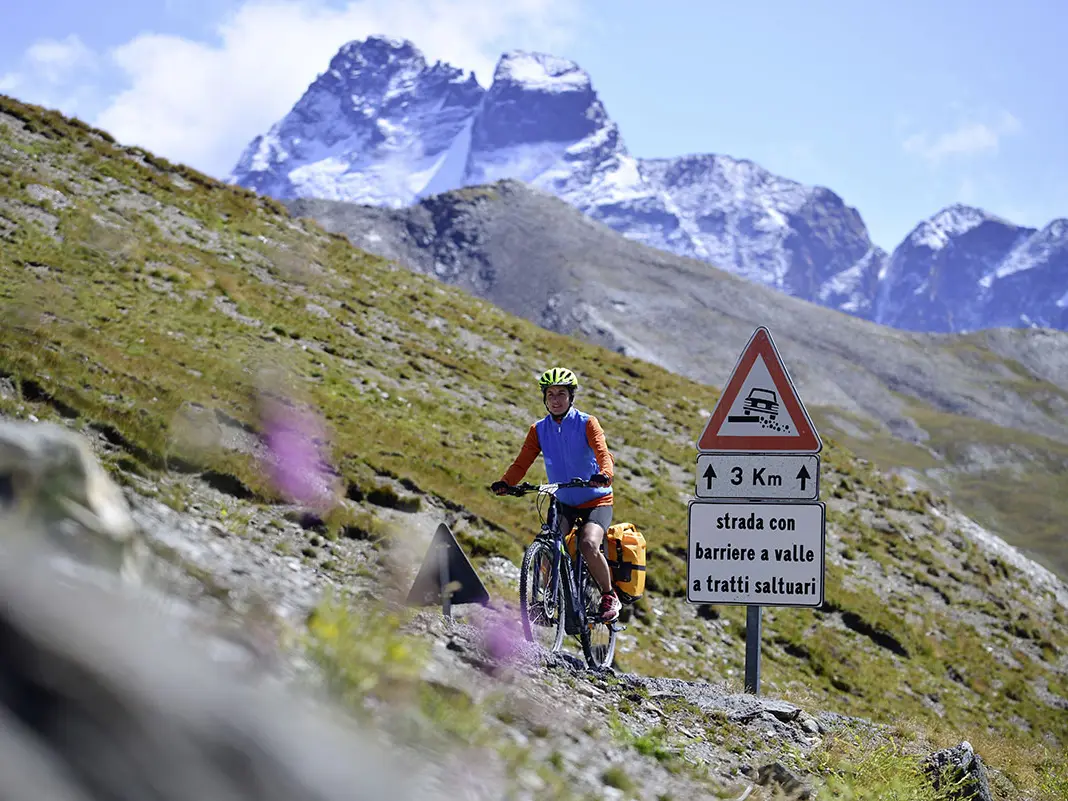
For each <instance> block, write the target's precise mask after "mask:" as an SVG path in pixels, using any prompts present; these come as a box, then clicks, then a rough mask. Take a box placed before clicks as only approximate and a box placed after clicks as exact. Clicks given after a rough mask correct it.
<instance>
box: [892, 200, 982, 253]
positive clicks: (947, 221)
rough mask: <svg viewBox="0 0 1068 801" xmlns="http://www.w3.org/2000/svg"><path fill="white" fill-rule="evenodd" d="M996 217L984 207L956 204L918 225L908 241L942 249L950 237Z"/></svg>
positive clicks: (932, 248)
mask: <svg viewBox="0 0 1068 801" xmlns="http://www.w3.org/2000/svg"><path fill="white" fill-rule="evenodd" d="M995 219H997V218H996V217H994V216H993V215H991V214H988V213H987V212H985V211H983V210H982V209H977V208H974V207H973V206H963V205H960V204H955V205H953V206H949V207H948V208H945V209H942V211H940V212H938V214H936V215H934V216H933V217H932V218H931V219H929V220H925V221H924V222H922V223H920V224H919V225H918V226H916V228H915V230H914V231H913V232H912V233H911V234H910V235H909V237H908V242H910V243H911V244H912V245H914V246H915V247H925V248H928V249H929V250H936V251H937V250H942V248H944V247H945V246H946V245H948V244H949V240H950V239H952V238H954V237H958V236H962V235H963V234H966V233H968V232H969V231H971V230H972V229H973V228H978V227H979V226H980V225H982V224H983V223H984V222H986V221H987V220H995Z"/></svg>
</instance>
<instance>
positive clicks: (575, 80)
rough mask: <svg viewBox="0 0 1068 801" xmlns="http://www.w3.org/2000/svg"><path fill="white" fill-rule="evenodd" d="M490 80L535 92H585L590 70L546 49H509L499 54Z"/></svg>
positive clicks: (589, 86)
mask: <svg viewBox="0 0 1068 801" xmlns="http://www.w3.org/2000/svg"><path fill="white" fill-rule="evenodd" d="M493 82H494V83H498V82H504V83H513V84H517V85H519V86H522V87H523V88H524V89H527V90H531V91H538V92H574V91H579V92H588V91H590V89H591V81H590V76H589V74H588V73H587V72H586V71H585V70H584V69H582V68H581V67H579V65H578V64H576V63H575V62H574V61H569V60H567V59H566V58H559V57H557V56H552V55H549V54H547V53H531V52H527V51H525V50H510V51H508V52H507V53H505V54H504V55H503V56H501V58H500V60H499V61H498V62H497V69H496V71H495V72H494V74H493Z"/></svg>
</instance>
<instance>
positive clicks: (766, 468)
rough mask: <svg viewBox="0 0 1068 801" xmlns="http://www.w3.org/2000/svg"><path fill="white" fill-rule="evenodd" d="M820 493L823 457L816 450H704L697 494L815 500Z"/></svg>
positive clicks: (755, 498) (709, 496) (723, 496)
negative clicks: (730, 451)
mask: <svg viewBox="0 0 1068 801" xmlns="http://www.w3.org/2000/svg"><path fill="white" fill-rule="evenodd" d="M819 496H820V457H818V456H816V455H814V454H805V455H800V454H782V453H702V454H700V455H698V457H697V497H698V498H723V499H733V498H740V499H747V500H774V501H814V500H816V499H817V498H819Z"/></svg>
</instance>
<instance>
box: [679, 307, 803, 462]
mask: <svg viewBox="0 0 1068 801" xmlns="http://www.w3.org/2000/svg"><path fill="white" fill-rule="evenodd" d="M822 448H823V443H822V442H821V441H820V437H819V434H817V433H816V428H815V426H813V425H812V420H811V419H810V418H809V416H808V412H807V411H806V410H805V406H804V404H802V403H801V399H800V398H799V397H798V395H797V391H796V390H795V389H794V384H793V382H792V381H791V380H790V374H789V373H787V372H786V366H785V365H784V364H783V363H782V359H781V358H780V356H779V351H778V350H776V348H775V343H774V342H772V341H771V333H770V332H769V331H768V329H767V328H765V327H764V326H761V327H759V328H758V329H757V330H756V331H754V332H753V336H752V337H751V338H750V340H749V344H748V345H746V346H745V350H744V351H743V352H742V355H741V358H739V359H738V363H737V364H735V365H734V371H733V372H732V373H731V377H730V378H729V379H728V380H727V385H726V386H725V387H724V388H723V394H722V395H720V397H719V401H718V402H717V403H716V408H715V409H713V410H712V416H711V417H710V418H709V419H708V423H707V424H706V425H705V430H704V432H703V433H702V434H701V438H700V439H698V440H697V450H698V451H730V452H736V453H738V452H742V453H749V452H756V453H760V452H768V451H770V452H775V453H819V452H820V450H822Z"/></svg>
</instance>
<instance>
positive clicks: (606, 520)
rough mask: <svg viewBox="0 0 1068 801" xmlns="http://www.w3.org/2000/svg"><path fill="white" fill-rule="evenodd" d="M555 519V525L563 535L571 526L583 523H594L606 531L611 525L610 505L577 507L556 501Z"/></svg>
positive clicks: (565, 534) (579, 525)
mask: <svg viewBox="0 0 1068 801" xmlns="http://www.w3.org/2000/svg"><path fill="white" fill-rule="evenodd" d="M556 520H557V526H559V527H560V529H561V530H562V531H563V532H564V536H567V533H568V532H569V531H571V527H572V526H578V527H579V528H581V527H582V524H583V523H596V524H597V525H599V526H600V527H601V528H603V529H604V530H605V531H608V527H609V526H610V525H612V505H611V504H609V505H607V506H593V507H590V508H587V509H579V508H578V507H577V506H568V505H567V504H565V503H557V504H556Z"/></svg>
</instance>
